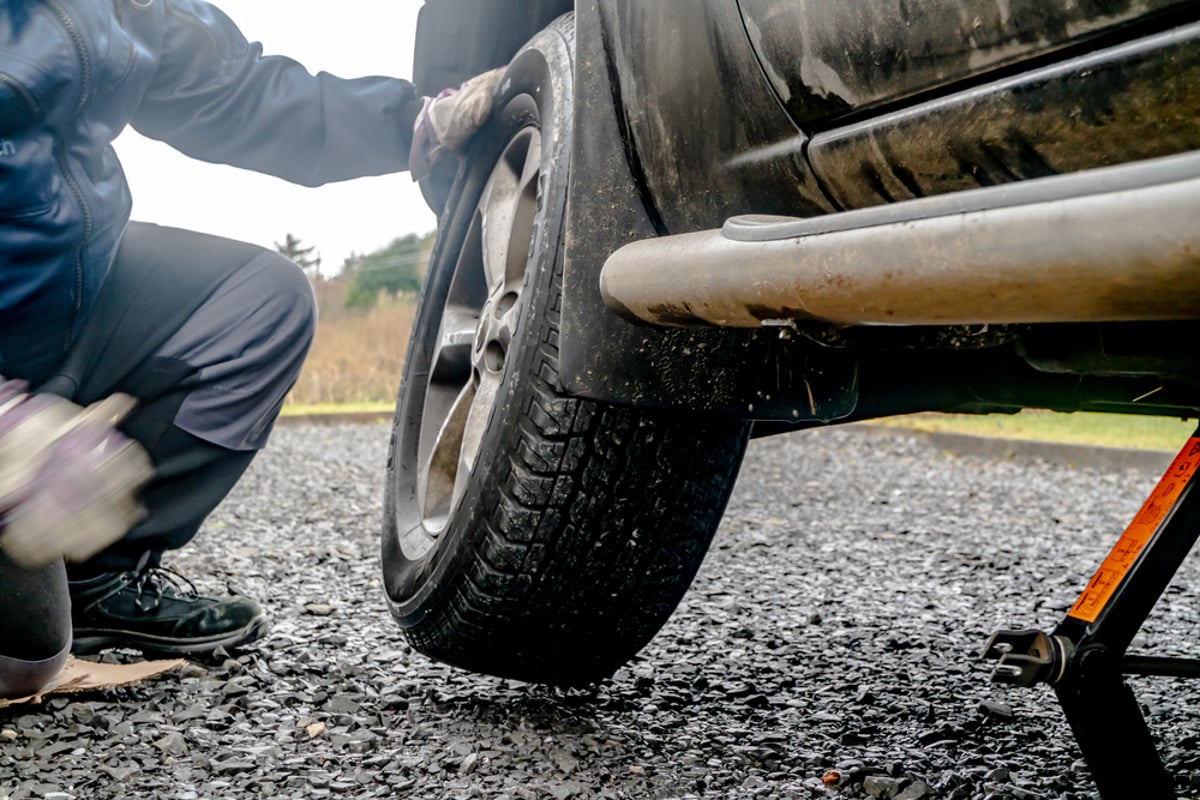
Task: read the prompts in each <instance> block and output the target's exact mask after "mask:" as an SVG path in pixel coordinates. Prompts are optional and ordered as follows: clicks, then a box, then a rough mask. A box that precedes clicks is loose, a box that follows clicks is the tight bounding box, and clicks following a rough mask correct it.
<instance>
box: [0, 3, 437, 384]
mask: <svg viewBox="0 0 1200 800" xmlns="http://www.w3.org/2000/svg"><path fill="white" fill-rule="evenodd" d="M419 109H420V100H419V98H417V97H415V93H414V91H413V88H412V85H411V84H409V83H408V82H406V81H401V80H397V79H394V78H385V77H371V78H359V79H355V80H344V79H341V78H337V77H334V76H332V75H329V74H327V73H321V74H319V75H316V76H313V75H311V74H309V73H308V72H307V71H306V70H305V69H304V68H303V67H302V66H301V65H300V64H298V63H297V62H295V61H292V60H290V59H287V58H282V57H278V56H267V57H264V56H263V54H262V48H261V47H260V46H259V45H258V44H251V43H249V42H247V41H246V39H245V37H243V36H242V34H241V33H240V32H239V31H238V29H237V27H236V26H235V25H234V24H233V23H232V22H231V21H230V20H229V18H228V17H226V16H225V15H224V14H222V13H221V12H220V11H218V10H217V9H216V8H214V7H212V6H210V5H208V4H207V3H205V2H202V1H201V0H0V374H3V375H7V376H9V377H25V378H27V379H30V380H33V381H34V382H36V381H37V380H39V379H40V378H41V377H43V376H45V375H46V374H47V372H48V371H49V369H50V368H51V367H52V366H53V365H54V363H55V362H56V361H57V360H58V359H59V358H60V357H61V356H62V354H63V352H64V351H65V350H66V348H67V346H68V345H69V343H70V342H71V339H72V337H73V336H74V335H75V332H77V331H78V329H79V324H80V323H81V321H82V320H83V318H84V316H85V315H86V314H87V312H88V310H89V308H90V306H91V303H92V301H93V300H94V299H95V296H96V293H97V291H98V290H99V287H100V285H101V283H102V282H103V280H104V276H105V275H106V273H107V271H108V268H109V265H110V264H111V263H112V259H113V256H114V254H115V252H116V249H117V245H118V244H119V242H120V239H121V235H122V232H123V231H124V229H125V226H126V224H127V223H128V221H129V210H130V196H129V187H128V185H127V184H126V181H125V176H124V173H123V172H122V170H121V166H120V164H119V163H118V161H117V157H116V154H115V152H114V151H113V149H112V147H111V142H112V141H113V139H115V138H116V137H117V134H119V133H120V132H121V130H122V129H123V128H124V127H125V126H126V125H130V124H132V125H133V127H134V128H135V129H137V130H138V131H139V132H141V133H142V134H144V135H146V136H149V137H151V138H154V139H160V140H162V141H164V142H167V143H168V144H170V145H172V146H173V147H175V148H176V149H178V150H181V151H182V152H184V153H186V154H188V155H190V156H194V157H195V158H198V159H202V160H205V161H211V162H217V163H223V164H232V165H234V166H240V167H246V168H248V169H252V170H256V171H259V172H265V173H268V174H271V175H276V176H278V177H281V178H284V179H286V180H289V181H293V182H296V183H301V184H304V185H309V186H315V185H319V184H322V183H327V182H330V181H338V180H344V179H347V178H354V177H359V176H363V175H378V174H383V173H387V172H395V171H398V170H402V169H405V168H406V167H407V161H408V148H409V145H410V141H411V132H412V123H413V120H414V118H415V116H416V114H417V113H418V111H419ZM179 190H180V191H181V192H186V191H187V190H188V188H187V187H186V186H181V187H179ZM214 200H217V198H214Z"/></svg>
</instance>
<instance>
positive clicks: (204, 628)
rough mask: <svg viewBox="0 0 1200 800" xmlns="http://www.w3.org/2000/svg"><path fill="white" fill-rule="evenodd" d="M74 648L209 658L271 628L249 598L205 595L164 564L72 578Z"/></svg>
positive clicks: (79, 651)
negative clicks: (75, 579) (125, 649)
mask: <svg viewBox="0 0 1200 800" xmlns="http://www.w3.org/2000/svg"><path fill="white" fill-rule="evenodd" d="M70 587H71V619H72V623H73V625H74V629H75V630H74V634H75V638H74V643H73V644H72V645H71V650H72V652H74V653H76V654H78V655H84V654H89V653H97V652H99V651H101V650H106V649H109V648H117V647H119V648H130V649H134V650H141V651H142V653H143V654H146V655H170V656H205V655H210V654H212V653H213V651H215V650H216V649H217V648H218V647H224V648H231V647H237V646H239V645H243V644H246V643H248V642H252V641H254V640H255V639H258V638H259V637H261V636H262V635H263V634H264V633H266V630H267V619H266V616H265V615H264V614H263V610H262V608H260V607H259V605H258V603H256V602H254V601H253V600H251V599H250V598H248V597H205V596H203V595H201V594H199V593H198V592H197V591H196V587H195V586H194V585H192V582H191V581H189V580H188V579H187V578H184V577H183V576H182V575H179V574H178V573H176V572H174V571H172V570H168V569H164V568H162V567H149V568H146V569H143V570H141V571H140V572H133V571H131V572H110V573H106V574H104V575H99V576H97V577H94V578H89V579H87V580H81V581H71V582H70Z"/></svg>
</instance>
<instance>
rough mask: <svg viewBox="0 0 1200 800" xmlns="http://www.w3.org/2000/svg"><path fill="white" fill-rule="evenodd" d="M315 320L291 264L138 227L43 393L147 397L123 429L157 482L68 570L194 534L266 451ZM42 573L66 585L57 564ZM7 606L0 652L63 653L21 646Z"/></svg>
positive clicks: (171, 544)
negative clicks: (88, 556) (132, 520)
mask: <svg viewBox="0 0 1200 800" xmlns="http://www.w3.org/2000/svg"><path fill="white" fill-rule="evenodd" d="M315 322H316V312H315V303H314V301H313V296H312V290H311V288H310V287H309V285H308V281H307V278H306V277H305V276H304V275H303V273H302V272H301V271H300V270H299V268H298V267H296V266H295V265H294V264H293V263H292V262H291V261H289V260H288V259H286V258H284V257H283V256H281V255H279V254H277V253H274V252H272V251H268V250H264V249H263V248H260V247H257V246H254V245H249V244H245V243H242V242H235V241H231V240H229V239H222V238H219V237H215V236H207V235H204V234H199V233H192V232H189V231H182V230H177V229H173V228H164V227H159V226H157V225H148V224H145V223H131V224H130V225H129V228H128V229H127V231H126V234H125V237H124V239H123V241H122V244H121V247H120V249H119V251H118V253H117V256H116V260H115V262H114V263H113V265H112V268H111V270H110V272H109V275H108V277H107V279H106V281H105V284H104V287H103V288H102V289H101V292H100V295H99V296H98V297H97V299H96V302H95V304H94V306H93V307H92V310H91V312H90V313H89V314H88V318H87V319H86V320H85V321H84V323H83V326H82V328H81V330H80V333H79V335H78V336H77V337H76V339H75V341H74V342H73V344H72V346H71V347H70V349H69V350H68V352H67V353H66V355H65V357H64V359H63V361H62V363H61V364H60V365H59V367H58V368H57V370H56V372H55V374H54V375H53V376H52V377H51V378H50V379H49V380H47V381H46V382H45V383H44V384H43V385H41V386H39V387H37V390H38V391H46V392H53V393H55V394H59V395H62V396H64V397H67V398H69V399H71V400H73V401H75V402H77V403H80V404H88V403H92V402H95V401H96V400H99V399H101V398H103V397H106V396H108V395H110V394H112V393H113V392H125V393H127V394H130V395H132V396H134V397H135V398H137V400H138V407H137V409H136V410H135V411H134V412H133V413H132V414H131V415H130V416H129V417H128V418H127V419H126V420H125V421H124V422H123V423H122V425H121V429H122V430H123V431H124V432H125V433H126V434H127V435H128V436H130V437H132V438H134V439H136V440H137V441H138V442H140V443H141V444H142V446H143V447H145V448H146V450H147V452H148V453H149V454H150V458H151V460H152V462H153V463H154V469H155V474H154V477H153V479H152V480H151V482H150V484H149V485H148V486H147V487H146V488H145V491H144V492H143V501H144V504H145V506H146V508H147V511H148V514H147V516H146V518H145V519H144V520H143V521H142V522H141V523H140V524H138V525H137V526H136V527H135V528H134V529H133V530H132V531H130V532H129V534H128V535H126V537H125V538H124V539H122V540H121V541H119V542H118V543H117V544H115V545H113V546H112V547H111V548H109V549H108V550H105V551H104V552H102V553H100V554H99V555H97V556H96V557H94V558H93V559H92V560H90V561H89V562H87V563H86V564H79V565H69V567H68V570H69V572H70V574H71V575H72V577H86V576H89V575H94V574H97V573H100V572H110V571H118V570H126V569H133V568H135V567H137V566H138V565H144V564H147V563H149V564H156V563H157V562H158V560H159V558H160V557H161V554H162V553H163V551H165V550H170V549H174V548H178V547H180V546H182V545H184V544H185V543H186V542H188V541H189V540H190V539H191V538H192V537H193V536H194V535H195V534H196V532H197V530H199V528H200V526H201V524H202V523H203V522H204V519H205V517H207V516H208V514H209V513H210V512H211V511H212V510H213V508H215V507H216V505H217V504H218V503H219V502H220V501H221V500H222V499H223V498H224V497H225V495H226V494H227V493H228V492H229V490H230V489H232V488H233V486H234V484H235V483H236V482H237V480H238V479H239V478H240V477H241V475H242V473H243V472H244V471H245V469H246V467H247V466H248V465H249V464H250V461H251V460H252V459H253V458H254V455H255V453H256V452H257V450H258V449H259V448H260V447H261V446H262V445H263V444H264V443H265V440H266V437H267V435H268V434H269V432H270V429H271V426H272V424H273V422H274V420H275V416H276V415H277V414H278V411H279V407H280V405H281V404H282V402H283V398H284V396H285V395H286V394H287V391H288V390H289V389H290V388H291V386H292V384H293V383H294V382H295V380H296V377H297V376H298V374H299V371H300V366H301V364H302V363H303V360H304V356H305V355H306V353H307V351H308V346H309V344H310V342H311V339H312V335H313V330H314V327H315ZM9 377H20V376H19V375H11V376H9ZM0 566H4V565H2V564H0ZM5 569H11V566H8V567H5ZM45 575H46V576H47V577H46V579H45V581H46V582H47V586H49V585H50V583H53V584H54V585H55V586H57V585H58V578H57V577H54V578H53V580H51V576H58V575H59V572H58V571H57V570H54V569H51V570H48V571H46V573H45ZM10 600H12V598H11V597H10V596H9V593H8V592H7V586H5V585H0V656H3V655H19V657H23V658H33V657H34V656H37V655H38V654H39V653H42V654H43V657H44V655H45V654H44V653H43V651H45V650H46V649H47V648H50V649H53V648H54V647H61V639H62V637H61V635H60V634H61V632H55V631H53V630H48V631H47V637H46V639H47V641H46V642H45V644H44V646H42V647H33V648H32V649H30V648H26V650H27V651H28V652H26V653H25V654H24V655H20V654H17V653H12V652H10V648H9V643H10V642H13V643H14V644H15V643H16V640H15V638H14V637H10V636H9V635H8V633H10V631H7V630H6V628H5V622H4V619H5V618H11V617H12V616H13V615H14V613H15V614H19V613H20V611H19V609H18V610H14V609H12V608H10V607H8V604H9V601H10ZM12 601H13V602H17V603H19V602H20V601H19V600H12ZM43 605H50V606H52V605H53V603H49V602H48V601H47V602H46V603H43ZM48 616H49V617H50V618H61V614H59V615H57V616H56V615H55V614H54V613H49V612H48ZM50 627H51V628H53V627H54V626H50ZM18 649H20V648H18Z"/></svg>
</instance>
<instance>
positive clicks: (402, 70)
mask: <svg viewBox="0 0 1200 800" xmlns="http://www.w3.org/2000/svg"><path fill="white" fill-rule="evenodd" d="M214 5H217V6H218V7H220V9H221V10H222V11H224V12H225V13H226V14H228V15H229V17H230V18H231V19H233V21H234V22H236V23H237V24H238V26H239V27H240V28H241V29H242V32H243V33H245V34H246V36H247V38H249V39H250V40H251V41H260V42H262V43H263V46H264V48H265V50H266V52H267V53H278V54H282V55H287V56H290V57H292V58H294V59H296V60H297V61H299V62H301V63H302V64H304V65H305V66H306V67H307V68H308V70H309V71H310V72H318V71H320V70H325V71H327V72H332V73H333V74H335V75H340V76H343V77H347V78H353V77H358V76H360V75H395V76H397V77H401V78H411V77H412V62H413V36H414V31H415V28H416V18H417V11H418V10H419V9H420V6H421V3H420V2H419V0H337V2H329V0H320V2H318V0H216V2H215V3H214ZM116 148H117V153H118V154H119V155H120V157H121V163H122V164H123V165H124V166H125V172H126V174H127V175H128V177H129V184H130V187H131V188H132V190H133V218H134V219H137V220H143V221H147V222H158V223H161V224H163V225H172V226H174V227H178V228H188V229H190V230H196V231H202V232H205V233H214V234H218V235H221V236H227V237H229V238H232V239H240V240H242V241H246V242H252V243H254V244H259V245H262V246H264V247H274V243H275V242H282V241H283V239H284V236H285V235H286V234H288V233H293V234H295V235H296V236H298V237H300V239H301V240H302V241H303V242H304V243H305V244H308V245H316V247H317V250H318V251H320V253H321V257H322V267H321V269H322V272H324V273H326V274H332V273H333V272H335V271H336V270H337V269H338V267H340V266H341V263H342V261H343V259H344V258H345V257H346V256H348V255H349V254H350V253H351V251H355V252H358V253H369V252H371V251H372V250H376V249H378V248H380V247H382V246H384V245H386V244H387V243H388V242H390V241H391V240H392V239H395V238H396V237H397V236H403V235H404V234H406V233H426V232H428V231H431V230H433V229H434V227H436V219H435V217H434V215H433V213H432V212H431V211H429V209H428V207H427V206H426V205H425V202H424V201H423V200H422V199H421V192H420V190H419V189H418V188H417V186H416V184H414V183H413V182H412V179H411V178H410V177H409V176H408V174H407V173H402V174H399V175H387V176H383V177H376V178H362V179H359V180H354V181H347V182H343V183H336V184H330V185H328V186H322V187H319V188H316V189H310V188H305V187H302V186H294V185H292V184H289V183H287V182H286V181H282V180H279V179H278V178H272V177H268V176H265V175H258V174H256V173H252V172H246V171H244V170H238V169H234V168H232V167H225V166H218V165H213V164H206V163H202V162H199V161H193V160H191V159H189V158H187V157H186V156H183V155H181V154H180V153H178V152H176V151H175V150H172V149H171V148H170V147H167V146H166V145H164V144H161V143H159V142H154V141H151V140H149V139H146V138H144V137H142V136H139V135H138V134H137V133H135V132H134V131H132V130H127V131H126V132H125V133H124V134H122V135H121V137H120V138H118V139H117V142H116Z"/></svg>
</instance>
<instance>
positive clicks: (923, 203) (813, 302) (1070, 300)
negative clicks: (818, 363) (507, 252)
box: [600, 152, 1200, 328]
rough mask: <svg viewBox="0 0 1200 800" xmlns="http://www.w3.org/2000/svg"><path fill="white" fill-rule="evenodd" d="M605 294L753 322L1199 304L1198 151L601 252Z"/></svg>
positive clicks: (1083, 312)
mask: <svg viewBox="0 0 1200 800" xmlns="http://www.w3.org/2000/svg"><path fill="white" fill-rule="evenodd" d="M600 290H601V293H602V295H603V297H604V301H605V303H606V304H607V305H608V306H610V307H611V308H613V309H614V310H616V311H618V312H619V313H621V314H622V315H624V316H626V317H630V318H634V319H640V320H643V321H646V322H650V323H653V324H657V325H676V326H678V325H718V326H726V327H739V328H756V327H760V326H762V325H772V324H774V325H778V324H783V323H787V322H788V321H802V320H823V321H826V322H830V323H834V324H838V325H959V324H991V323H997V324H999V323H1039V322H1102V321H1132V320H1180V319H1200V152H1192V153H1186V154H1183V155H1179V156H1171V157H1168V158H1161V159H1154V160H1151V161H1145V162H1138V163H1134V164H1127V165H1121V166H1118V167H1108V168H1104V169H1097V170H1089V171H1087V172H1081V173H1075V174H1071V175H1061V176H1055V177H1051V178H1042V179H1038V180H1032V181H1025V182H1021V183H1015V184H1007V185H1003V186H995V187H988V188H985V189H977V190H972V191H969V192H960V193H957V194H953V195H945V196H940V197H930V198H923V199H920V200H910V201H906V202H903V203H897V204H894V205H890V206H882V207H878V208H868V209H862V210H857V211H848V212H844V213H840V214H833V215H830V216H826V217H819V218H813V219H791V218H780V217H735V218H733V219H731V220H729V221H728V222H727V223H726V224H725V226H724V228H723V229H722V230H713V231H701V232H698V233H690V234H683V235H679V236H665V237H661V238H657V239H647V240H643V241H640V242H634V243H633V244H629V245H626V246H625V247H622V248H621V249H620V250H618V251H617V252H615V253H613V254H612V255H611V256H610V257H609V259H608V261H607V262H606V263H605V265H604V269H603V271H602V272H601V275H600Z"/></svg>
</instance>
